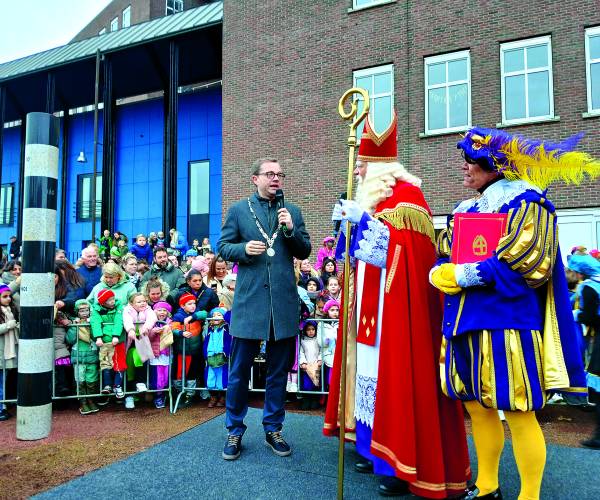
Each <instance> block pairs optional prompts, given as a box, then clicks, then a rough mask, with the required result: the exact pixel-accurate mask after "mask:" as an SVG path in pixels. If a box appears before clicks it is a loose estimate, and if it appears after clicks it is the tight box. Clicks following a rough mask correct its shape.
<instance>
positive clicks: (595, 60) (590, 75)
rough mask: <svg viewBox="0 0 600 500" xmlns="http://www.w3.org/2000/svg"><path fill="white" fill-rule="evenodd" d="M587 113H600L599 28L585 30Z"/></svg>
mask: <svg viewBox="0 0 600 500" xmlns="http://www.w3.org/2000/svg"><path fill="white" fill-rule="evenodd" d="M585 69H586V76H587V98H588V112H589V113H600V26H597V27H595V28H588V29H587V30H585Z"/></svg>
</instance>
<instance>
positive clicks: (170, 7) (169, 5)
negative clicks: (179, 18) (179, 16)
mask: <svg viewBox="0 0 600 500" xmlns="http://www.w3.org/2000/svg"><path fill="white" fill-rule="evenodd" d="M182 11H183V0H166V2H165V15H167V16H168V15H170V14H176V13H177V12H182Z"/></svg>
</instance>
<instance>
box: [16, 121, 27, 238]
mask: <svg viewBox="0 0 600 500" xmlns="http://www.w3.org/2000/svg"><path fill="white" fill-rule="evenodd" d="M26 121H27V118H26V117H25V116H23V118H21V141H20V146H21V149H20V150H19V187H18V190H19V191H18V192H19V206H18V210H17V241H18V242H19V243H21V242H22V241H23V189H24V187H25V131H26V128H27V127H26Z"/></svg>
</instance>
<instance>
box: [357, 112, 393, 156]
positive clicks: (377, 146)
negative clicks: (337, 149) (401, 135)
mask: <svg viewBox="0 0 600 500" xmlns="http://www.w3.org/2000/svg"><path fill="white" fill-rule="evenodd" d="M397 125H398V118H397V117H396V112H395V111H392V123H390V126H389V127H388V128H387V130H386V131H385V132H383V134H381V135H377V133H376V132H375V130H373V125H372V124H371V118H370V117H367V119H366V121H365V128H364V130H363V134H362V137H361V138H360V146H359V147H358V156H357V158H356V159H357V160H360V161H367V162H368V161H373V162H381V163H384V162H393V161H398V142H397V137H396V136H397V133H396V127H397Z"/></svg>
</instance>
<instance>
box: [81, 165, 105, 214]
mask: <svg viewBox="0 0 600 500" xmlns="http://www.w3.org/2000/svg"><path fill="white" fill-rule="evenodd" d="M93 176H94V175H93V174H82V175H79V176H77V220H78V221H86V220H91V218H92V178H93ZM95 208H96V219H99V218H100V215H101V214H102V174H97V175H96V207H95Z"/></svg>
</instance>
